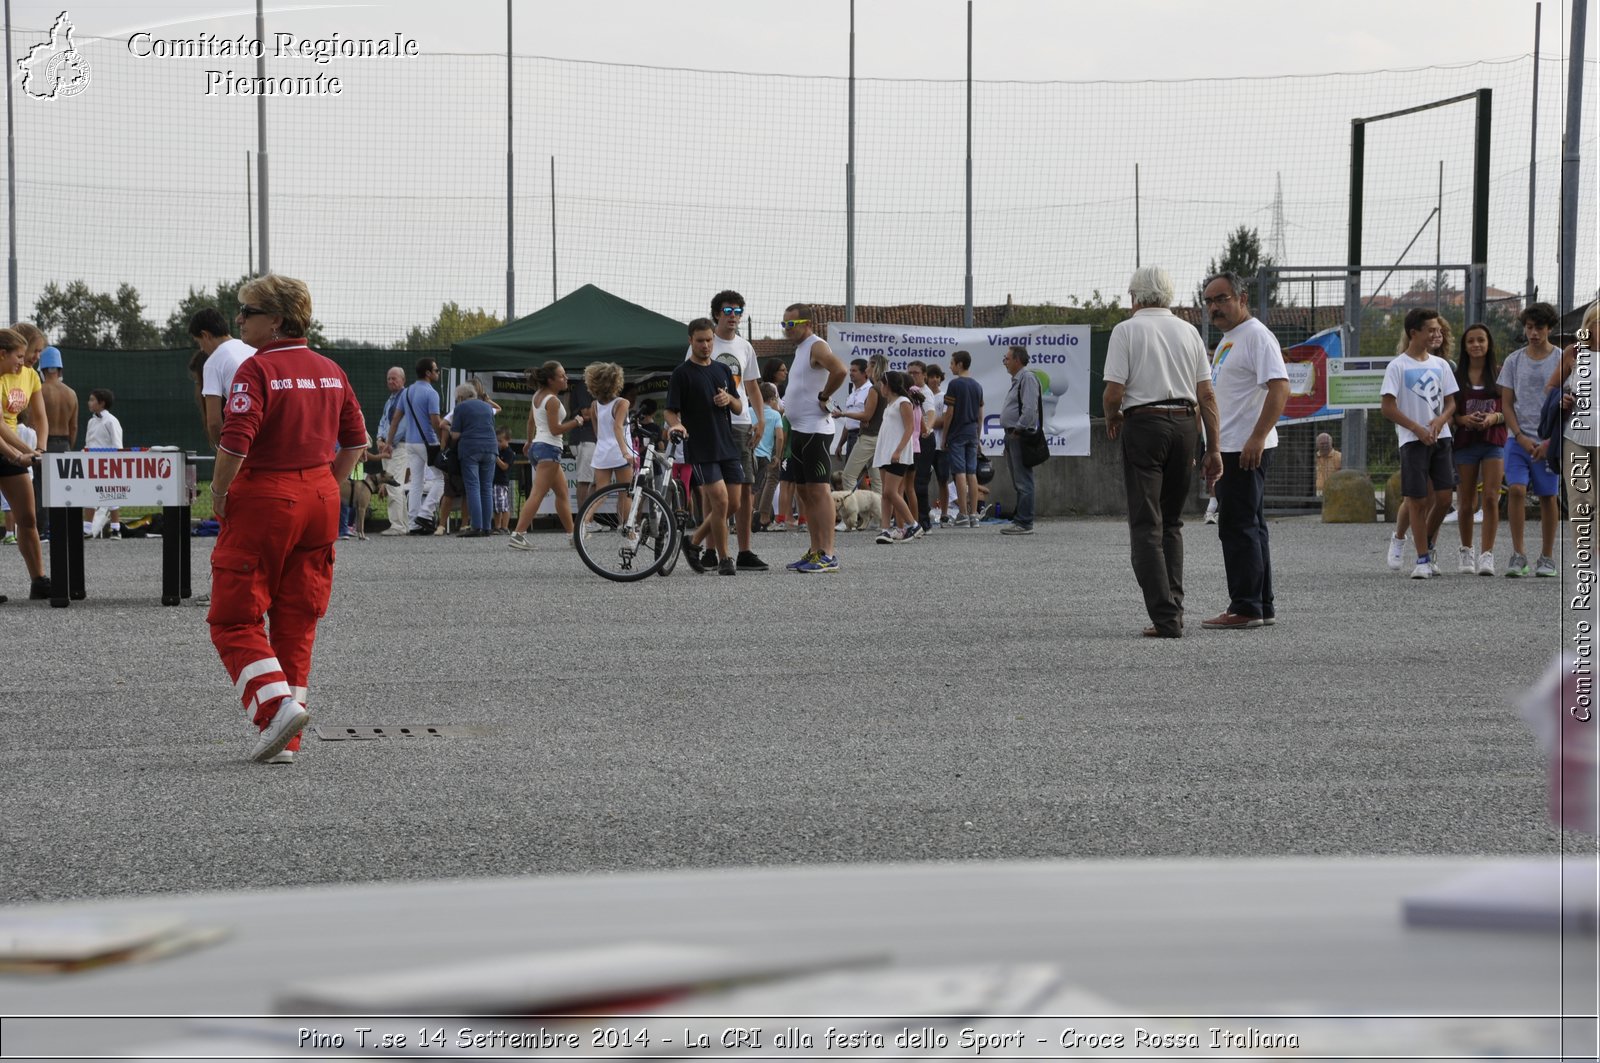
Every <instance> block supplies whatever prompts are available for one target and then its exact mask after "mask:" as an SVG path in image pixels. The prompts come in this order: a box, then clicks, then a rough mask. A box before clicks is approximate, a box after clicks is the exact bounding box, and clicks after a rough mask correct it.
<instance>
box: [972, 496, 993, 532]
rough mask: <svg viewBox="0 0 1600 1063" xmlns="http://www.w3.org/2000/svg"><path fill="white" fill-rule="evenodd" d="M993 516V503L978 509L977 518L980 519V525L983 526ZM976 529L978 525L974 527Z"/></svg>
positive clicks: (986, 503)
mask: <svg viewBox="0 0 1600 1063" xmlns="http://www.w3.org/2000/svg"><path fill="white" fill-rule="evenodd" d="M992 516H994V503H993V502H985V503H984V504H983V505H981V506H979V507H978V514H977V518H978V523H979V524H981V523H983V522H984V521H986V520H988V519H989V518H990V517H992ZM974 527H976V525H974Z"/></svg>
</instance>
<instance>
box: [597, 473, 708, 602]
mask: <svg viewBox="0 0 1600 1063" xmlns="http://www.w3.org/2000/svg"><path fill="white" fill-rule="evenodd" d="M632 492H633V485H632V484H612V485H611V486H609V487H605V488H602V489H601V490H599V491H596V492H595V493H594V494H592V495H590V496H589V497H588V498H587V499H585V500H584V503H583V508H582V509H581V510H580V511H579V512H578V516H577V520H576V521H575V522H574V523H575V524H576V526H577V527H576V530H574V531H573V533H572V539H573V544H574V545H575V546H576V547H577V548H578V556H579V557H581V558H583V563H584V564H585V565H588V566H589V569H590V571H592V572H594V573H595V575H597V576H604V577H605V578H606V579H609V580H616V581H617V582H619V583H631V582H632V581H634V580H640V579H645V578H646V577H648V576H651V575H654V574H655V573H656V572H657V571H658V570H660V568H661V567H662V566H663V565H665V564H666V563H667V562H668V561H669V560H670V559H673V558H676V557H677V554H678V545H679V540H680V538H681V537H682V535H683V532H682V530H681V529H680V528H679V527H678V520H677V515H676V514H674V513H673V512H672V510H671V509H670V508H669V507H668V506H667V503H666V502H665V501H663V500H662V498H661V496H660V495H658V494H656V493H655V492H654V491H652V490H650V489H649V488H648V487H641V488H640V489H639V497H638V498H637V499H634V500H633V505H632V507H631V512H630V513H629V514H628V519H627V521H626V522H623V521H617V524H616V526H615V527H607V526H606V524H609V523H611V522H610V521H605V522H601V521H599V520H596V518H597V517H602V516H606V515H610V516H612V517H613V518H614V517H615V516H616V515H617V514H618V508H617V502H618V501H619V500H621V499H624V498H629V497H630V496H631V495H632Z"/></svg>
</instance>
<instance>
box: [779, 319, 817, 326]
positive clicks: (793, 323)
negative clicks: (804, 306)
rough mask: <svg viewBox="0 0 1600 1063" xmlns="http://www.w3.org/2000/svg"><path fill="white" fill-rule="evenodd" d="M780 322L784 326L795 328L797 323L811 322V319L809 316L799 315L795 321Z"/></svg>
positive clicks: (806, 323)
mask: <svg viewBox="0 0 1600 1063" xmlns="http://www.w3.org/2000/svg"><path fill="white" fill-rule="evenodd" d="M778 324H780V325H782V326H783V327H784V328H794V327H795V326H796V325H809V324H811V319H810V318H809V317H797V318H795V319H794V320H793V321H780V322H778Z"/></svg>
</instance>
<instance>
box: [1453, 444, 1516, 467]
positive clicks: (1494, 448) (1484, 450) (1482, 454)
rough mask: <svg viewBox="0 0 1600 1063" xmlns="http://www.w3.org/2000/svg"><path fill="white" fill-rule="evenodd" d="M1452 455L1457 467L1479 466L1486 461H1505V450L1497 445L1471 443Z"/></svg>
mask: <svg viewBox="0 0 1600 1063" xmlns="http://www.w3.org/2000/svg"><path fill="white" fill-rule="evenodd" d="M1454 454H1455V459H1456V464H1457V465H1481V464H1483V463H1484V462H1486V461H1505V460H1506V448H1505V447H1503V446H1501V445H1500V444H1498V443H1473V444H1472V445H1471V446H1466V447H1462V448H1461V449H1459V450H1457V451H1455V452H1454Z"/></svg>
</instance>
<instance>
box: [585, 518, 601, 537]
mask: <svg viewBox="0 0 1600 1063" xmlns="http://www.w3.org/2000/svg"><path fill="white" fill-rule="evenodd" d="M583 534H585V535H599V534H600V525H598V524H596V523H595V522H594V521H592V520H589V521H584V523H583Z"/></svg>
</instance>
